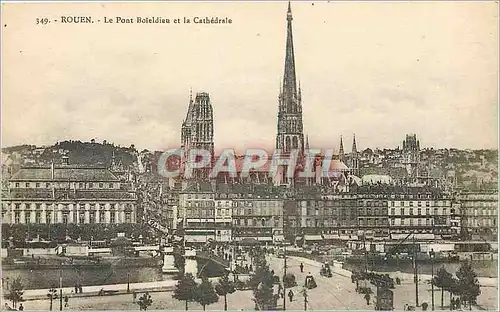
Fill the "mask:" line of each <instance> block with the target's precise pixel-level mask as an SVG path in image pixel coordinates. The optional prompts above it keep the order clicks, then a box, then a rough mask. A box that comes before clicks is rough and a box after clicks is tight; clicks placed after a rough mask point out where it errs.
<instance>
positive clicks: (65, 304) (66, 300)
mask: <svg viewBox="0 0 500 312" xmlns="http://www.w3.org/2000/svg"><path fill="white" fill-rule="evenodd" d="M68 301H69V298H68V296H64V307H69V304H68Z"/></svg>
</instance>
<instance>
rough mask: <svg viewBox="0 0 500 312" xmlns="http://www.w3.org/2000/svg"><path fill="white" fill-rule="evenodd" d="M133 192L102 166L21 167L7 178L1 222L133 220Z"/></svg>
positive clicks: (46, 222) (119, 221) (89, 222)
mask: <svg viewBox="0 0 500 312" xmlns="http://www.w3.org/2000/svg"><path fill="white" fill-rule="evenodd" d="M136 204H137V203H136V196H135V193H134V192H132V191H130V190H129V188H128V185H126V183H123V182H121V181H120V179H118V178H117V177H116V176H115V175H114V174H113V173H111V171H109V170H108V169H106V168H87V167H71V166H57V167H56V166H54V165H52V166H51V167H49V168H45V167H31V168H29V167H25V168H21V169H20V170H19V171H18V172H17V173H15V174H14V175H13V176H12V177H11V178H10V179H9V181H8V190H7V194H6V198H4V200H3V207H2V223H7V224H30V223H34V224H53V223H63V224H71V223H76V224H96V223H97V224H117V223H135V222H137V207H136Z"/></svg>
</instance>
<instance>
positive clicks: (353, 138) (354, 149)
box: [352, 133, 358, 154]
mask: <svg viewBox="0 0 500 312" xmlns="http://www.w3.org/2000/svg"><path fill="white" fill-rule="evenodd" d="M357 152H358V148H357V147H356V134H355V133H353V135H352V153H353V154H355V153H357Z"/></svg>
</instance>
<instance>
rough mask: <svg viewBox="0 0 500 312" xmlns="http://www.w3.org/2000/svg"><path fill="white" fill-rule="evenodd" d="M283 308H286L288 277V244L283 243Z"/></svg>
mask: <svg viewBox="0 0 500 312" xmlns="http://www.w3.org/2000/svg"><path fill="white" fill-rule="evenodd" d="M283 258H284V259H283V260H284V266H283V310H286V291H285V290H286V286H285V277H286V245H285V244H283Z"/></svg>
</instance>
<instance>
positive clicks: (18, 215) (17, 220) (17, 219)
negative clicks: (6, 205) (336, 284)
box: [14, 212, 21, 224]
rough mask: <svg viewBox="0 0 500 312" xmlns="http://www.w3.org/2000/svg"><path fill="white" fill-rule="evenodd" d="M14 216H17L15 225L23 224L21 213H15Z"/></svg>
mask: <svg viewBox="0 0 500 312" xmlns="http://www.w3.org/2000/svg"><path fill="white" fill-rule="evenodd" d="M14 214H15V217H14V220H15V223H16V224H19V223H21V220H20V213H19V212H17V213H16V212H14Z"/></svg>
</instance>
